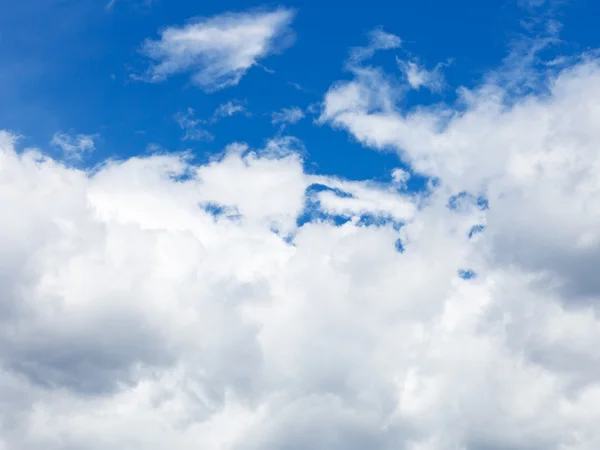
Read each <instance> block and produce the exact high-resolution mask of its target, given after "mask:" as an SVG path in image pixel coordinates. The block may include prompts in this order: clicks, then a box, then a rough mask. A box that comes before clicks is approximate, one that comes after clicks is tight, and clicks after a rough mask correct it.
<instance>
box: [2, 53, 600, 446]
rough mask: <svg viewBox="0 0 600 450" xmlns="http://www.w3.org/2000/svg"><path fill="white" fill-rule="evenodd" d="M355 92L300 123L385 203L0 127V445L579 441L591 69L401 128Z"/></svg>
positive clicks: (379, 96)
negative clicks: (72, 150) (374, 171)
mask: <svg viewBox="0 0 600 450" xmlns="http://www.w3.org/2000/svg"><path fill="white" fill-rule="evenodd" d="M354 75H355V78H354V79H353V80H350V81H346V82H342V83H336V84H334V85H333V86H332V88H331V90H330V91H329V92H328V94H327V96H326V98H325V102H324V108H323V116H322V121H325V122H328V123H331V124H332V125H333V126H335V127H339V128H342V129H345V130H347V131H348V132H349V133H351V134H352V135H353V136H354V137H355V138H356V139H357V140H359V141H360V142H362V143H364V144H365V145H368V146H371V147H373V148H376V149H390V148H393V149H396V150H397V151H398V154H399V156H400V158H401V159H402V160H403V161H404V163H405V165H404V166H403V167H405V168H406V170H405V169H396V170H394V171H393V173H392V180H393V182H392V183H390V184H377V183H375V182H373V181H348V180H344V179H339V178H334V177H325V176H319V175H313V174H309V173H307V172H306V171H305V170H304V166H303V161H302V156H301V154H302V146H301V144H300V143H299V142H298V141H297V140H296V139H293V138H289V137H287V138H278V139H277V140H275V141H271V142H269V143H268V144H267V145H266V146H265V148H264V149H258V150H256V149H250V148H248V146H246V145H245V144H241V143H237V144H232V145H230V146H229V147H227V148H226V149H225V151H224V152H223V154H222V155H221V156H219V157H218V158H215V159H214V160H212V161H209V162H208V163H206V164H203V165H195V164H193V163H192V162H191V158H190V157H189V155H186V154H180V155H173V154H167V155H165V154H156V155H152V156H148V157H144V158H129V159H126V160H122V161H109V162H106V163H105V164H103V165H100V166H98V167H96V168H95V169H94V170H93V171H84V170H79V169H77V168H73V167H68V166H65V165H63V164H61V163H60V162H58V161H54V160H52V159H50V158H48V157H45V156H44V155H43V154H42V153H40V152H38V151H33V150H22V149H20V148H18V144H17V143H16V142H15V138H14V137H13V136H12V135H10V134H8V133H0V185H1V186H2V189H0V207H2V210H3V211H10V214H7V215H6V217H5V218H4V219H3V220H2V221H0V246H1V247H2V249H3V251H2V254H1V255H0V299H1V309H0V313H1V314H0V320H1V321H2V323H1V325H2V327H0V349H1V353H0V355H1V359H0V361H1V363H2V370H1V371H0V399H1V400H2V402H1V403H0V405H1V406H0V417H1V418H2V420H1V421H0V424H1V427H2V433H0V448H7V449H8V448H10V449H18V450H28V449H34V448H42V447H43V448H48V449H57V450H58V449H60V450H62V449H71V448H78V449H86V450H87V449H107V448H144V449H150V450H163V449H167V448H182V449H192V448H215V449H224V450H225V449H231V450H249V449H256V448H261V449H266V450H276V449H281V448H316V449H328V450H329V449H340V450H341V449H357V450H358V449H364V448H377V449H380V448H381V449H390V450H391V449H406V450H424V449H429V450H442V449H444V450H445V449H456V450H459V449H469V450H481V449H492V448H493V449H507V448H511V449H547V448H552V449H555V448H556V449H558V448H562V449H569V450H593V449H596V448H598V446H599V445H600V432H599V431H598V427H597V424H598V422H599V421H600V408H598V404H599V402H600V384H599V383H598V379H599V377H600V351H599V350H598V345H597V342H598V339H600V321H599V320H598V312H599V308H598V299H599V298H600V286H599V284H598V282H597V277H596V276H595V275H596V274H595V272H594V268H595V267H597V265H598V263H599V262H600V260H599V257H598V255H600V234H599V231H598V230H600V198H598V197H599V196H600V184H599V183H600V182H599V180H600V153H599V152H598V151H597V148H598V145H600V132H599V131H598V127H597V122H598V120H599V119H600V110H599V108H598V105H599V104H600V62H599V61H597V60H595V59H591V58H589V57H588V58H584V59H582V60H580V61H579V62H578V63H577V64H575V65H573V66H571V67H568V68H563V69H561V70H560V71H558V72H555V73H551V74H549V78H547V80H546V81H547V84H546V85H545V86H544V87H546V88H547V89H546V90H542V89H537V90H535V91H533V92H532V93H530V94H528V95H525V96H519V97H515V96H514V95H513V94H512V92H513V91H512V90H510V91H508V90H507V89H509V88H507V87H506V86H505V85H499V84H495V82H494V81H489V80H499V79H500V78H498V77H491V78H489V79H488V80H486V81H485V82H484V83H483V84H482V85H481V86H479V87H477V88H475V89H471V90H467V89H462V90H461V98H460V101H461V103H460V104H459V105H458V106H453V105H445V106H444V105H442V106H440V105H436V107H435V108H433V107H432V108H424V107H420V108H416V109H413V110H409V111H403V110H402V109H401V108H400V107H399V106H398V102H397V100H398V99H399V95H401V94H399V92H401V89H399V88H398V87H397V86H395V85H394V84H393V82H392V81H391V78H389V77H386V76H385V74H383V73H382V72H381V71H380V70H378V69H374V68H370V69H368V70H367V69H361V68H359V67H357V68H356V70H355V71H354ZM411 173H412V174H414V173H416V174H420V175H424V176H426V177H429V178H430V179H431V182H430V183H429V185H428V186H427V188H426V189H425V190H424V191H423V192H421V193H409V192H407V191H406V189H405V187H404V183H405V182H406V181H408V179H409V177H410V175H411ZM466 271H472V272H473V273H476V274H477V276H476V277H474V278H472V279H468V280H466V279H463V277H461V276H460V273H461V272H466Z"/></svg>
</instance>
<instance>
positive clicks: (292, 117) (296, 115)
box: [271, 106, 304, 125]
mask: <svg viewBox="0 0 600 450" xmlns="http://www.w3.org/2000/svg"><path fill="white" fill-rule="evenodd" d="M303 118H304V111H302V110H301V109H300V108H298V107H297V106H294V107H292V108H282V109H281V110H279V111H276V112H273V113H271V123H273V124H274V125H276V124H284V125H285V124H287V123H296V122H298V121H300V120H302V119H303Z"/></svg>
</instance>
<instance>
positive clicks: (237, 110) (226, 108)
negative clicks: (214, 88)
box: [211, 100, 246, 123]
mask: <svg viewBox="0 0 600 450" xmlns="http://www.w3.org/2000/svg"><path fill="white" fill-rule="evenodd" d="M245 111H246V106H245V105H244V103H243V102H241V101H239V100H229V101H228V102H226V103H223V104H221V105H219V106H218V107H217V109H215V112H214V113H213V115H212V117H211V122H213V123H214V122H217V121H218V120H220V119H222V118H224V117H231V116H233V115H234V114H241V113H243V112H245Z"/></svg>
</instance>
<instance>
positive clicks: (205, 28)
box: [142, 9, 294, 92]
mask: <svg viewBox="0 0 600 450" xmlns="http://www.w3.org/2000/svg"><path fill="white" fill-rule="evenodd" d="M293 16H294V13H293V11H291V10H289V9H277V10H274V11H269V12H255V13H237V14H223V15H220V16H215V17H211V18H208V19H203V20H200V21H196V22H193V23H190V24H187V25H184V26H181V27H169V28H166V29H165V30H162V31H161V32H160V39H158V40H147V41H146V42H145V43H144V45H143V46H142V53H143V54H145V55H146V56H147V57H148V58H150V59H151V60H152V61H153V63H152V65H151V66H150V68H149V70H148V73H147V76H146V79H147V80H148V81H153V82H156V81H163V80H165V79H167V78H168V77H170V76H172V75H175V74H180V73H191V81H192V83H193V84H195V85H197V86H199V87H200V88H202V89H204V90H206V91H209V92H211V91H216V90H219V89H223V88H225V87H228V86H233V85H236V84H238V83H239V81H240V80H241V79H242V77H243V76H244V74H245V73H246V72H247V71H248V70H249V69H250V68H251V67H252V66H253V65H255V64H256V63H257V62H258V61H259V60H261V59H263V58H265V57H267V56H268V55H269V54H271V53H274V52H276V51H281V50H283V49H285V47H287V46H289V45H291V43H292V40H293V35H292V32H291V31H290V29H289V25H290V23H291V21H292V19H293Z"/></svg>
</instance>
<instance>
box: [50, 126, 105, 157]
mask: <svg viewBox="0 0 600 450" xmlns="http://www.w3.org/2000/svg"><path fill="white" fill-rule="evenodd" d="M97 138H98V135H97V134H76V135H72V134H69V133H65V132H63V131H59V132H56V133H55V134H54V136H52V140H51V141H50V143H51V144H52V145H53V146H55V147H57V148H59V149H60V150H62V151H63V152H64V153H65V155H66V156H67V157H69V158H74V159H80V158H81V157H82V156H83V154H84V153H89V152H92V151H94V149H95V148H96V143H95V140H96V139H97Z"/></svg>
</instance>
